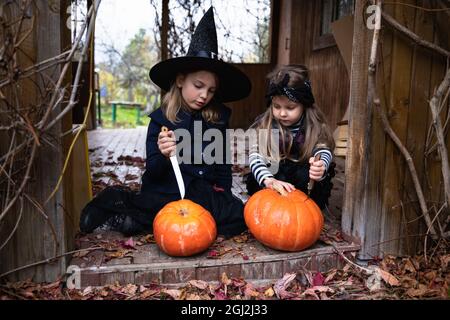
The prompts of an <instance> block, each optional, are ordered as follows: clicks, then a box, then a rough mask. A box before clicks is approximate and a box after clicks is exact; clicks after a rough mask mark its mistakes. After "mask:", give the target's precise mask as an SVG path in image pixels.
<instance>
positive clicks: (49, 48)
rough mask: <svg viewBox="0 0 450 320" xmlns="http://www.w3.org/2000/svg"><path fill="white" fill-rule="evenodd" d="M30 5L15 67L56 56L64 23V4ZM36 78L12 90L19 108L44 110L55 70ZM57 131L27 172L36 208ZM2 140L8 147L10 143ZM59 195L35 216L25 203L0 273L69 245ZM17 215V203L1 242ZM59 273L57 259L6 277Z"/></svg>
mask: <svg viewBox="0 0 450 320" xmlns="http://www.w3.org/2000/svg"><path fill="white" fill-rule="evenodd" d="M35 3H36V7H33V9H32V14H33V15H35V16H36V21H35V27H34V28H33V31H32V32H31V33H30V35H29V37H27V39H26V40H25V42H24V43H23V44H22V45H21V47H20V49H21V50H22V51H21V52H22V53H23V54H22V53H20V54H19V55H18V64H19V66H20V68H24V67H26V66H30V65H32V64H35V63H38V62H40V61H43V60H45V59H48V58H51V57H54V56H56V55H58V54H60V53H61V47H62V38H63V34H62V33H63V32H64V28H66V27H65V23H66V21H65V20H63V19H64V18H63V17H64V15H65V12H66V8H67V5H68V3H69V2H68V1H62V2H52V5H51V6H50V5H49V3H47V2H46V1H36V2H35ZM5 7H8V10H9V12H8V14H10V15H11V16H12V17H14V16H18V15H19V9H18V6H17V5H15V4H13V3H10V4H7V5H5V6H4V9H5ZM25 23H26V24H27V25H26V27H25V28H23V30H25V31H26V30H28V29H29V28H31V19H28V20H25ZM27 27H28V28H27ZM25 31H24V32H25ZM69 40H70V39H69ZM69 44H70V42H69ZM56 71H57V70H56ZM41 75H42V77H39V76H36V77H35V78H34V79H33V81H34V83H31V81H21V82H20V85H19V86H18V87H17V90H19V92H20V95H19V97H20V101H19V103H20V104H21V105H24V106H26V107H28V106H30V105H39V104H42V106H44V107H45V106H46V103H45V102H46V100H45V99H43V100H41V99H42V98H41V94H40V93H39V92H45V89H44V87H45V86H48V81H49V80H50V79H51V80H52V81H55V82H56V81H57V77H58V72H55V70H54V69H52V68H50V69H48V70H46V71H44V72H43V73H42V74H41ZM47 103H48V101H47ZM58 111H59V108H56V112H58ZM31 115H32V114H31ZM31 115H30V116H31ZM61 132H63V128H62V125H56V126H54V127H53V128H52V129H51V138H50V140H51V143H52V146H49V145H48V144H46V143H43V144H42V146H41V147H40V148H39V149H38V152H37V155H36V158H35V164H34V166H33V169H32V173H31V175H32V179H30V182H29V184H28V186H27V188H26V189H25V192H26V194H27V195H28V196H29V198H30V199H33V200H35V201H36V202H38V203H41V204H43V203H44V202H45V200H46V198H47V197H48V196H49V194H50V192H51V191H52V190H53V187H54V186H55V185H56V182H57V180H58V177H59V175H60V173H61V170H62V159H63V155H64V152H63V150H62V143H61V142H62V141H61V139H60V135H61ZM3 142H5V144H6V145H9V141H3ZM22 157H25V158H26V155H23V154H22ZM63 195H64V187H61V188H60V189H59V191H58V192H57V193H56V195H55V197H54V198H53V199H51V200H50V201H49V202H48V203H47V204H46V205H44V206H43V207H42V213H40V212H38V210H37V209H36V207H35V206H33V205H32V204H31V202H30V201H29V200H26V199H24V201H23V203H24V206H23V215H22V218H21V220H20V222H19V224H18V228H17V231H16V232H15V234H14V236H13V238H12V239H11V241H9V242H8V244H7V245H6V246H5V247H4V248H3V249H2V251H0V274H1V273H4V272H6V271H9V270H11V269H14V268H17V267H21V266H25V265H27V264H30V263H34V262H36V261H40V260H43V259H48V258H52V257H54V256H55V255H58V254H61V253H64V252H66V251H67V249H68V243H72V242H73V238H72V237H71V238H70V239H68V237H67V230H68V229H67V225H66V221H65V212H64V201H63ZM18 216H19V206H18V205H16V206H15V208H13V209H12V210H11V211H10V212H9V214H8V215H7V221H6V222H5V223H2V224H1V225H0V228H1V230H0V241H1V243H2V244H3V243H4V241H5V239H6V237H7V236H8V235H9V234H10V233H11V231H12V230H13V226H14V225H15V223H16V221H17V219H18ZM45 216H46V217H47V218H45ZM49 222H51V224H52V225H53V226H54V232H53V231H51V229H50V227H49V226H50V224H49ZM64 272H65V260H64V259H61V260H59V261H57V262H55V263H52V264H45V265H39V266H37V267H33V268H27V269H25V270H23V271H21V272H17V273H14V274H12V275H11V277H10V279H12V280H14V279H25V278H32V279H33V280H35V281H54V280H55V279H56V278H57V277H59V276H60V275H61V274H63V273H64Z"/></svg>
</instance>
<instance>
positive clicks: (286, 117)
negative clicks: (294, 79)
mask: <svg viewBox="0 0 450 320" xmlns="http://www.w3.org/2000/svg"><path fill="white" fill-rule="evenodd" d="M303 110H304V108H303V106H302V104H301V103H297V102H294V101H292V100H289V98H288V97H286V96H274V97H273V98H272V113H273V116H274V118H275V119H277V120H278V121H279V122H280V123H281V124H282V125H283V126H285V127H288V126H291V125H293V124H295V123H296V122H297V121H298V120H300V117H301V116H302V114H303Z"/></svg>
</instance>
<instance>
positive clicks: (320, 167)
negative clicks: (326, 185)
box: [309, 157, 325, 181]
mask: <svg viewBox="0 0 450 320" xmlns="http://www.w3.org/2000/svg"><path fill="white" fill-rule="evenodd" d="M309 164H310V167H309V178H310V179H312V180H314V181H318V180H319V179H320V178H322V177H323V174H324V173H325V163H324V162H323V160H317V161H314V157H311V158H309Z"/></svg>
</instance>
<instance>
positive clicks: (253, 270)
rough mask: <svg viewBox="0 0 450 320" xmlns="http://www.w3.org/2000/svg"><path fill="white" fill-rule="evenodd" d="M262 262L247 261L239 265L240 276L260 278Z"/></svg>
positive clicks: (262, 270)
mask: <svg viewBox="0 0 450 320" xmlns="http://www.w3.org/2000/svg"><path fill="white" fill-rule="evenodd" d="M263 268H264V263H248V264H243V265H242V266H241V276H242V278H244V279H261V278H262V275H263V272H264V269H263Z"/></svg>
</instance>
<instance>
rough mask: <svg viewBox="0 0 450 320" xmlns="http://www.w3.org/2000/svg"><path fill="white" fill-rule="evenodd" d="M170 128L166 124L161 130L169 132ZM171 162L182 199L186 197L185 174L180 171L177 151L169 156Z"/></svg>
mask: <svg viewBox="0 0 450 320" xmlns="http://www.w3.org/2000/svg"><path fill="white" fill-rule="evenodd" d="M167 131H169V129H168V128H167V127H165V126H162V127H161V132H167ZM169 159H170V163H171V164H172V168H173V171H174V173H175V178H176V180H177V185H178V189H179V190H180V195H181V199H184V195H185V188H184V181H183V176H182V175H181V171H180V165H179V164H178V159H177V155H176V153H175V154H174V155H171V156H170V157H169Z"/></svg>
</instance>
